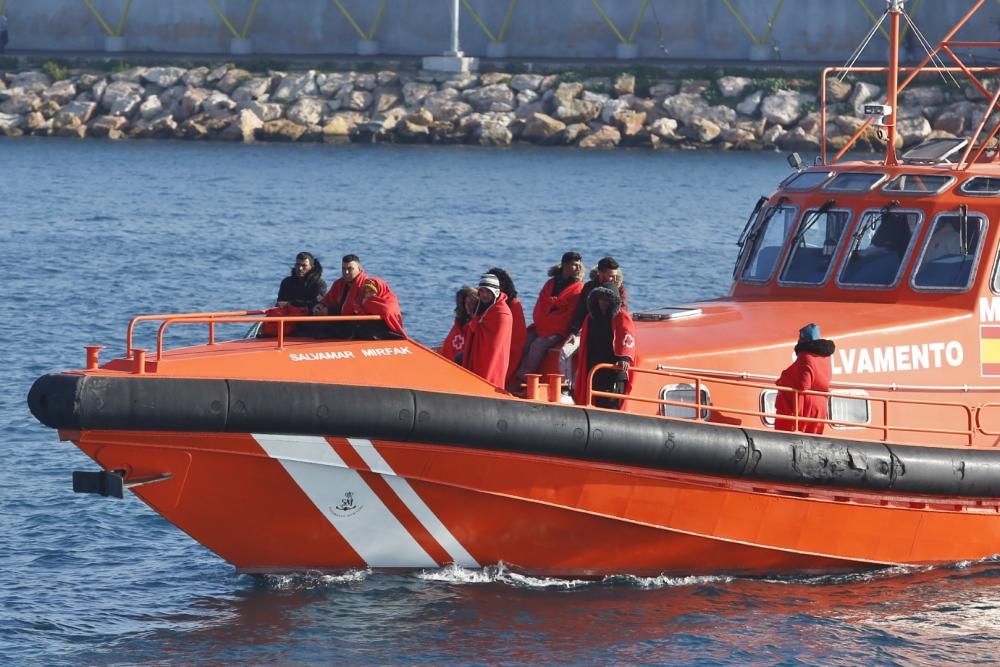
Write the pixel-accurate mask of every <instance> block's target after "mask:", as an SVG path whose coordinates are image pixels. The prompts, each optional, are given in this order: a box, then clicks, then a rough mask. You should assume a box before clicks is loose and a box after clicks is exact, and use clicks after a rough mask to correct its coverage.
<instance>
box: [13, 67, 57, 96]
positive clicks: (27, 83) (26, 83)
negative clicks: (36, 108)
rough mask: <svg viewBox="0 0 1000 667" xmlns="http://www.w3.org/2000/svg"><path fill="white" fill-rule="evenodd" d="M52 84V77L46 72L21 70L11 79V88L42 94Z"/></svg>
mask: <svg viewBox="0 0 1000 667" xmlns="http://www.w3.org/2000/svg"><path fill="white" fill-rule="evenodd" d="M51 85H52V79H50V78H49V75H48V74H46V73H45V72H36V71H31V72H21V73H19V74H15V75H14V78H13V79H11V80H10V85H9V86H8V87H9V88H21V89H23V90H24V91H25V92H27V93H36V94H41V93H43V92H45V91H46V90H47V89H48V88H49V87H50V86H51Z"/></svg>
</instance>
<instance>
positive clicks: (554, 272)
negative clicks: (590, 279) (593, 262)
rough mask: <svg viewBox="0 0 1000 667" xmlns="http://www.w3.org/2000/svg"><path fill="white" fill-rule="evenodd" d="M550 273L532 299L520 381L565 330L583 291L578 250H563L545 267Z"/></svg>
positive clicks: (519, 371)
mask: <svg viewBox="0 0 1000 667" xmlns="http://www.w3.org/2000/svg"><path fill="white" fill-rule="evenodd" d="M549 275H550V276H552V277H551V278H549V280H548V281H547V282H546V283H545V285H544V286H543V287H542V291H541V292H540V293H539V295H538V300H537V301H535V310H534V313H533V317H532V319H533V320H534V321H533V323H532V325H531V327H530V328H529V329H528V336H527V339H526V340H525V344H524V353H523V355H522V356H521V364H520V367H519V368H518V369H517V379H518V380H519V381H521V382H524V380H525V376H526V375H528V373H534V372H536V371H537V370H538V367H539V366H541V364H542V359H544V358H545V353H546V352H547V351H548V350H549V348H550V347H552V346H554V345H556V344H558V343H559V342H561V341H562V340H563V339H564V338H565V337H566V335H567V334H568V333H569V326H570V321H571V320H572V319H573V313H574V312H576V304H577V302H578V301H579V300H580V293H581V292H582V291H583V260H582V259H581V257H580V253H578V252H573V251H569V252H566V253H564V254H563V256H562V261H560V262H559V265H558V266H555V267H553V268H552V269H551V270H550V271H549Z"/></svg>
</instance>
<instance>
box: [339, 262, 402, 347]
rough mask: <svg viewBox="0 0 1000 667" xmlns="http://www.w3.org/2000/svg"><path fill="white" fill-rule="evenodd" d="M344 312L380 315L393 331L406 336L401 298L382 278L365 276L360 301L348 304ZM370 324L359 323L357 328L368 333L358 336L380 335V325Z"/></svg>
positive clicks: (400, 335) (344, 313)
mask: <svg viewBox="0 0 1000 667" xmlns="http://www.w3.org/2000/svg"><path fill="white" fill-rule="evenodd" d="M342 314H343V315H378V316H379V317H381V318H382V321H383V322H385V326H386V327H388V329H389V331H390V332H391V333H393V334H396V335H398V336H399V337H401V338H406V330H405V329H403V313H402V312H401V311H400V309H399V299H397V298H396V295H395V293H394V292H393V291H392V289H390V288H389V284H388V283H387V282H385V281H384V280H382V279H381V278H376V277H374V276H372V277H367V278H365V281H364V282H363V283H362V284H361V300H360V302H358V303H348V304H346V306H345V308H344V312H343V313H342ZM370 324H371V323H365V322H362V323H359V327H357V330H358V331H359V332H360V331H365V332H367V333H366V335H357V337H358V338H362V337H364V338H367V337H378V333H379V329H380V327H371V326H367V325H370Z"/></svg>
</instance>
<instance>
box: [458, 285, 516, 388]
mask: <svg viewBox="0 0 1000 667" xmlns="http://www.w3.org/2000/svg"><path fill="white" fill-rule="evenodd" d="M512 323H513V316H512V315H511V313H510V307H509V306H508V305H507V295H506V294H504V293H503V292H501V291H500V280H499V279H498V278H497V277H496V276H495V275H493V274H492V273H486V274H483V277H482V278H480V279H479V305H478V306H477V307H476V314H475V315H474V316H473V317H472V321H470V322H469V337H468V340H467V341H466V342H465V357H464V358H463V359H462V365H463V366H465V367H466V368H468V369H469V370H470V371H472V372H473V373H475V374H476V375H478V376H479V377H481V378H484V379H485V380H486V381H487V382H490V383H491V384H493V385H494V386H496V387H498V388H500V389H503V388H504V383H505V382H506V381H507V363H508V361H509V359H510V334H511V328H512Z"/></svg>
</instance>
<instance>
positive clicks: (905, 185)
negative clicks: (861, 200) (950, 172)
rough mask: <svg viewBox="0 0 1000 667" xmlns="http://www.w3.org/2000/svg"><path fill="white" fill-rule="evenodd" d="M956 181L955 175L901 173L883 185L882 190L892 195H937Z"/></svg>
mask: <svg viewBox="0 0 1000 667" xmlns="http://www.w3.org/2000/svg"><path fill="white" fill-rule="evenodd" d="M954 182H955V177H954V176H940V175H936V174H900V175H899V176H897V177H896V178H894V179H892V180H891V181H889V182H888V183H886V184H885V185H884V186H882V192H884V193H886V194H891V195H917V196H919V195H936V194H939V193H941V192H944V191H945V189H947V188H948V186H949V185H951V184H952V183H954Z"/></svg>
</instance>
